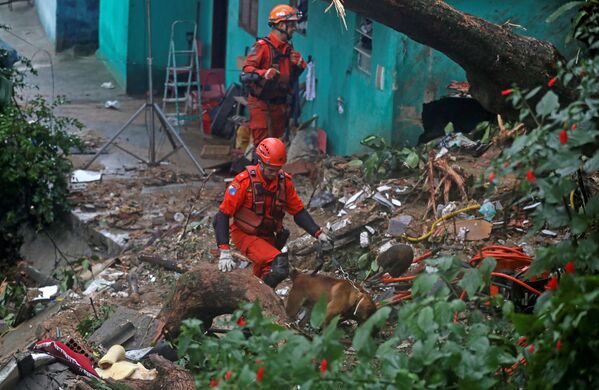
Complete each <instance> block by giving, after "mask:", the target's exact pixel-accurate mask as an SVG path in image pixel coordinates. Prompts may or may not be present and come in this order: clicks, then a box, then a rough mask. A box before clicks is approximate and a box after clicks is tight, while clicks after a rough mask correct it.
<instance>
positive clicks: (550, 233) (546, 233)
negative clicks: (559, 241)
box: [541, 229, 557, 237]
mask: <svg viewBox="0 0 599 390" xmlns="http://www.w3.org/2000/svg"><path fill="white" fill-rule="evenodd" d="M541 234H543V235H544V236H547V237H557V233H556V232H554V231H552V230H547V229H543V230H541Z"/></svg>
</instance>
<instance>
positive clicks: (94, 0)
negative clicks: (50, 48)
mask: <svg viewBox="0 0 599 390" xmlns="http://www.w3.org/2000/svg"><path fill="white" fill-rule="evenodd" d="M99 1H100V0H86V1H79V0H36V2H35V6H36V10H37V15H38V18H39V20H40V23H41V24H42V26H43V27H44V30H45V32H46V35H47V36H48V38H49V39H50V41H52V43H53V44H54V47H55V49H56V51H62V50H66V49H68V48H70V47H72V46H74V45H78V44H81V45H85V46H89V47H90V48H91V50H94V49H95V48H96V47H97V45H98V8H99Z"/></svg>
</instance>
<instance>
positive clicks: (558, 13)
mask: <svg viewBox="0 0 599 390" xmlns="http://www.w3.org/2000/svg"><path fill="white" fill-rule="evenodd" d="M584 4H585V2H584V1H570V2H569V3H566V4H564V5H562V6H561V7H559V8H558V9H556V10H555V11H554V12H553V13H552V14H551V15H549V16H548V17H547V19H546V20H545V22H547V23H553V22H554V21H555V20H556V19H557V18H559V17H560V16H562V15H563V14H565V13H566V12H568V11H569V10H571V9H572V8H576V7H582V6H583V5H584Z"/></svg>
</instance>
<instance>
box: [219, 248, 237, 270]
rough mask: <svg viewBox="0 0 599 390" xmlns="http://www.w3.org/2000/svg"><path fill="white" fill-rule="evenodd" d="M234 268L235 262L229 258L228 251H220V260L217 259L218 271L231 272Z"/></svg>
mask: <svg viewBox="0 0 599 390" xmlns="http://www.w3.org/2000/svg"><path fill="white" fill-rule="evenodd" d="M233 268H235V262H234V261H233V256H231V250H230V249H221V250H220V258H219V259H218V270H219V271H221V272H229V271H233Z"/></svg>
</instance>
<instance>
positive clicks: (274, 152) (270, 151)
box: [256, 138, 287, 167]
mask: <svg viewBox="0 0 599 390" xmlns="http://www.w3.org/2000/svg"><path fill="white" fill-rule="evenodd" d="M256 155H257V156H258V158H260V161H262V162H263V163H264V164H266V165H270V166H273V167H282V166H283V165H284V164H285V162H286V161H287V151H286V150H285V144H284V143H283V141H281V140H280V139H278V138H265V139H264V140H263V141H262V142H260V144H258V147H257V148H256Z"/></svg>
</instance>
